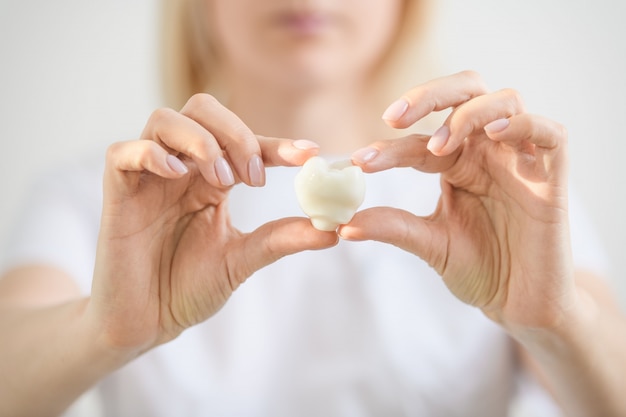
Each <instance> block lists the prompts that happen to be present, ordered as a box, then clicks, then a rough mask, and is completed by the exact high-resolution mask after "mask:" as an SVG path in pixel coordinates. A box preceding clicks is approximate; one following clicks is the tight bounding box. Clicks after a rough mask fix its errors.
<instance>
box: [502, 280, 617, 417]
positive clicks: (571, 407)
mask: <svg viewBox="0 0 626 417" xmlns="http://www.w3.org/2000/svg"><path fill="white" fill-rule="evenodd" d="M591 294H593V293H591ZM512 334H513V336H514V337H515V338H516V339H517V340H518V341H519V342H520V343H521V345H522V346H523V348H524V349H525V351H526V353H527V354H528V356H529V357H530V359H531V361H532V362H533V365H535V366H534V368H535V369H536V371H537V373H538V374H539V377H540V379H541V380H542V382H544V383H545V385H546V387H547V388H548V389H549V390H550V391H551V393H552V394H553V396H554V397H555V399H556V401H557V402H558V403H559V404H560V405H561V407H562V408H563V410H565V413H566V415H568V416H586V417H589V416H602V417H611V416H624V415H626V401H624V396H623V387H624V384H625V383H626V377H625V375H626V318H624V316H623V315H622V314H621V313H620V312H619V311H618V310H617V309H616V308H613V306H612V305H611V303H603V302H599V300H598V298H596V297H594V296H593V295H590V293H589V292H588V291H586V290H585V289H581V290H580V291H579V303H578V306H577V308H576V309H575V311H572V312H571V314H570V315H569V316H568V319H567V320H566V322H565V323H564V324H563V326H560V327H559V328H557V329H551V330H547V329H533V330H528V329H526V330H517V331H513V332H512Z"/></svg>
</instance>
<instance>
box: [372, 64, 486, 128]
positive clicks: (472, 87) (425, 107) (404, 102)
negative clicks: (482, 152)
mask: <svg viewBox="0 0 626 417" xmlns="http://www.w3.org/2000/svg"><path fill="white" fill-rule="evenodd" d="M488 91H489V90H488V89H487V87H486V86H485V83H484V82H483V80H482V78H481V77H480V75H479V74H478V73H476V72H474V71H463V72H459V73H457V74H453V75H449V76H446V77H441V78H436V79H434V80H432V81H429V82H427V83H425V84H422V85H419V86H417V87H415V88H413V89H411V90H409V91H408V92H407V93H405V94H404V95H403V96H402V97H401V98H400V99H399V100H397V101H396V102H394V103H392V104H391V105H390V106H389V107H388V108H387V110H386V111H385V113H384V114H383V120H385V121H386V122H387V124H389V125H390V126H391V127H394V128H398V129H404V128H407V127H409V126H411V125H412V124H413V123H415V122H417V121H418V120H420V119H421V118H423V117H425V116H427V115H428V114H430V113H432V112H434V111H441V110H445V109H447V108H450V107H456V106H459V105H461V104H463V103H465V102H466V101H469V100H471V99H472V98H474V97H478V96H481V95H483V94H486V93H487V92H488Z"/></svg>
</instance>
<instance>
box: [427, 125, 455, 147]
mask: <svg viewBox="0 0 626 417" xmlns="http://www.w3.org/2000/svg"><path fill="white" fill-rule="evenodd" d="M449 138H450V128H449V127H448V126H446V125H443V126H441V127H440V128H439V129H437V130H436V131H435V133H433V135H432V136H431V137H430V140H429V141H428V145H426V148H428V150H429V151H431V152H433V153H435V152H439V151H440V150H442V149H443V147H444V146H446V143H448V139H449Z"/></svg>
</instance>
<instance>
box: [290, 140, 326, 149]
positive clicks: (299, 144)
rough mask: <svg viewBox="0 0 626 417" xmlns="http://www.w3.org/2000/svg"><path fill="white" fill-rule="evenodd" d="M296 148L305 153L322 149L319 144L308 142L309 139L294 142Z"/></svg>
mask: <svg viewBox="0 0 626 417" xmlns="http://www.w3.org/2000/svg"><path fill="white" fill-rule="evenodd" d="M292 144H293V147H294V148H298V149H302V150H303V151H308V150H309V149H317V148H319V147H320V145H318V144H317V143H315V142H313V141H311V140H307V139H298V140H294V141H293V142H292Z"/></svg>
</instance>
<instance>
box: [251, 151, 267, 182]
mask: <svg viewBox="0 0 626 417" xmlns="http://www.w3.org/2000/svg"><path fill="white" fill-rule="evenodd" d="M248 176H249V177H250V184H251V185H253V186H255V187H262V186H263V185H265V167H264V166H263V160H262V159H261V157H260V156H259V155H253V156H252V158H250V161H249V162H248Z"/></svg>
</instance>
